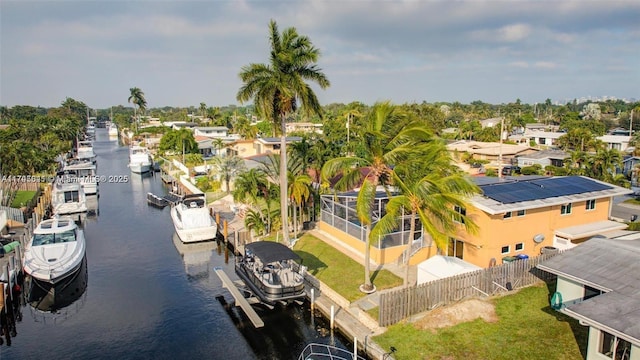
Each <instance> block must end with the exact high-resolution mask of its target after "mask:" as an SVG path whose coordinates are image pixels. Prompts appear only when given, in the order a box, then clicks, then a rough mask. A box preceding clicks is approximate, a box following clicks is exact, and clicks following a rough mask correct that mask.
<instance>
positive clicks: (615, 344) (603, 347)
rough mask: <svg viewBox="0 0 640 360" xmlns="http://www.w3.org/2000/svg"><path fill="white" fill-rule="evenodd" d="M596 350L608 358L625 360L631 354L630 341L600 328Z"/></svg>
mask: <svg viewBox="0 0 640 360" xmlns="http://www.w3.org/2000/svg"><path fill="white" fill-rule="evenodd" d="M598 352H599V353H600V354H603V355H605V356H606V357H607V358H609V359H614V360H627V359H629V358H630V355H631V343H630V342H628V341H626V340H624V339H620V338H618V337H615V336H614V335H612V334H609V333H608V332H606V331H602V330H600V343H599V345H598Z"/></svg>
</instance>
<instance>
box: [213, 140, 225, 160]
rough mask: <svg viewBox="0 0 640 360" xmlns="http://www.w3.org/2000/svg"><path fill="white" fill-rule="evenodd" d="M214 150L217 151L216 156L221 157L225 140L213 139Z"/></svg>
mask: <svg viewBox="0 0 640 360" xmlns="http://www.w3.org/2000/svg"><path fill="white" fill-rule="evenodd" d="M211 142H212V143H213V148H214V149H216V156H220V150H221V149H222V148H223V147H224V140H222V139H220V138H216V139H213V140H212V141H211Z"/></svg>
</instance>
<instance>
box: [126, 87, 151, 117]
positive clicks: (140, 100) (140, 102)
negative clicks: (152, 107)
mask: <svg viewBox="0 0 640 360" xmlns="http://www.w3.org/2000/svg"><path fill="white" fill-rule="evenodd" d="M129 92H130V94H131V95H129V99H128V100H127V102H130V103H133V117H134V119H135V121H136V124H137V123H138V122H139V119H138V110H140V111H141V112H143V113H144V111H145V110H146V109H147V100H146V99H145V98H144V93H143V92H142V90H140V88H137V87H132V88H130V89H129ZM136 106H137V108H136Z"/></svg>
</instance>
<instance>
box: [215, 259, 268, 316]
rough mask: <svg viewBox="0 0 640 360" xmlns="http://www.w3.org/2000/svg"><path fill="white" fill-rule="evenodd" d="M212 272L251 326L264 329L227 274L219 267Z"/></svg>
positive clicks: (256, 314)
mask: <svg viewBox="0 0 640 360" xmlns="http://www.w3.org/2000/svg"><path fill="white" fill-rule="evenodd" d="M213 271H214V272H215V273H216V275H218V277H219V278H220V280H221V281H222V285H223V286H224V287H225V288H227V289H228V290H229V292H230V293H231V295H233V298H234V299H235V301H236V306H240V307H241V308H242V310H243V311H244V313H245V314H246V315H247V317H248V318H249V320H251V322H252V323H253V326H255V327H256V328H261V327H264V321H262V319H261V318H260V316H259V315H258V313H256V311H255V310H254V309H253V308H252V307H251V304H249V301H247V299H245V297H244V296H242V294H241V293H240V291H239V290H238V288H237V287H236V285H235V284H234V282H233V281H231V279H230V278H229V276H228V275H227V273H225V272H224V270H222V268H220V267H215V268H213Z"/></svg>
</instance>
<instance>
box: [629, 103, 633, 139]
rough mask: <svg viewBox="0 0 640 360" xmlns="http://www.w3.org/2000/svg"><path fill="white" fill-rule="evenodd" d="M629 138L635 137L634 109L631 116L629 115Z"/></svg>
mask: <svg viewBox="0 0 640 360" xmlns="http://www.w3.org/2000/svg"><path fill="white" fill-rule="evenodd" d="M629 136H633V109H631V115H629Z"/></svg>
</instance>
